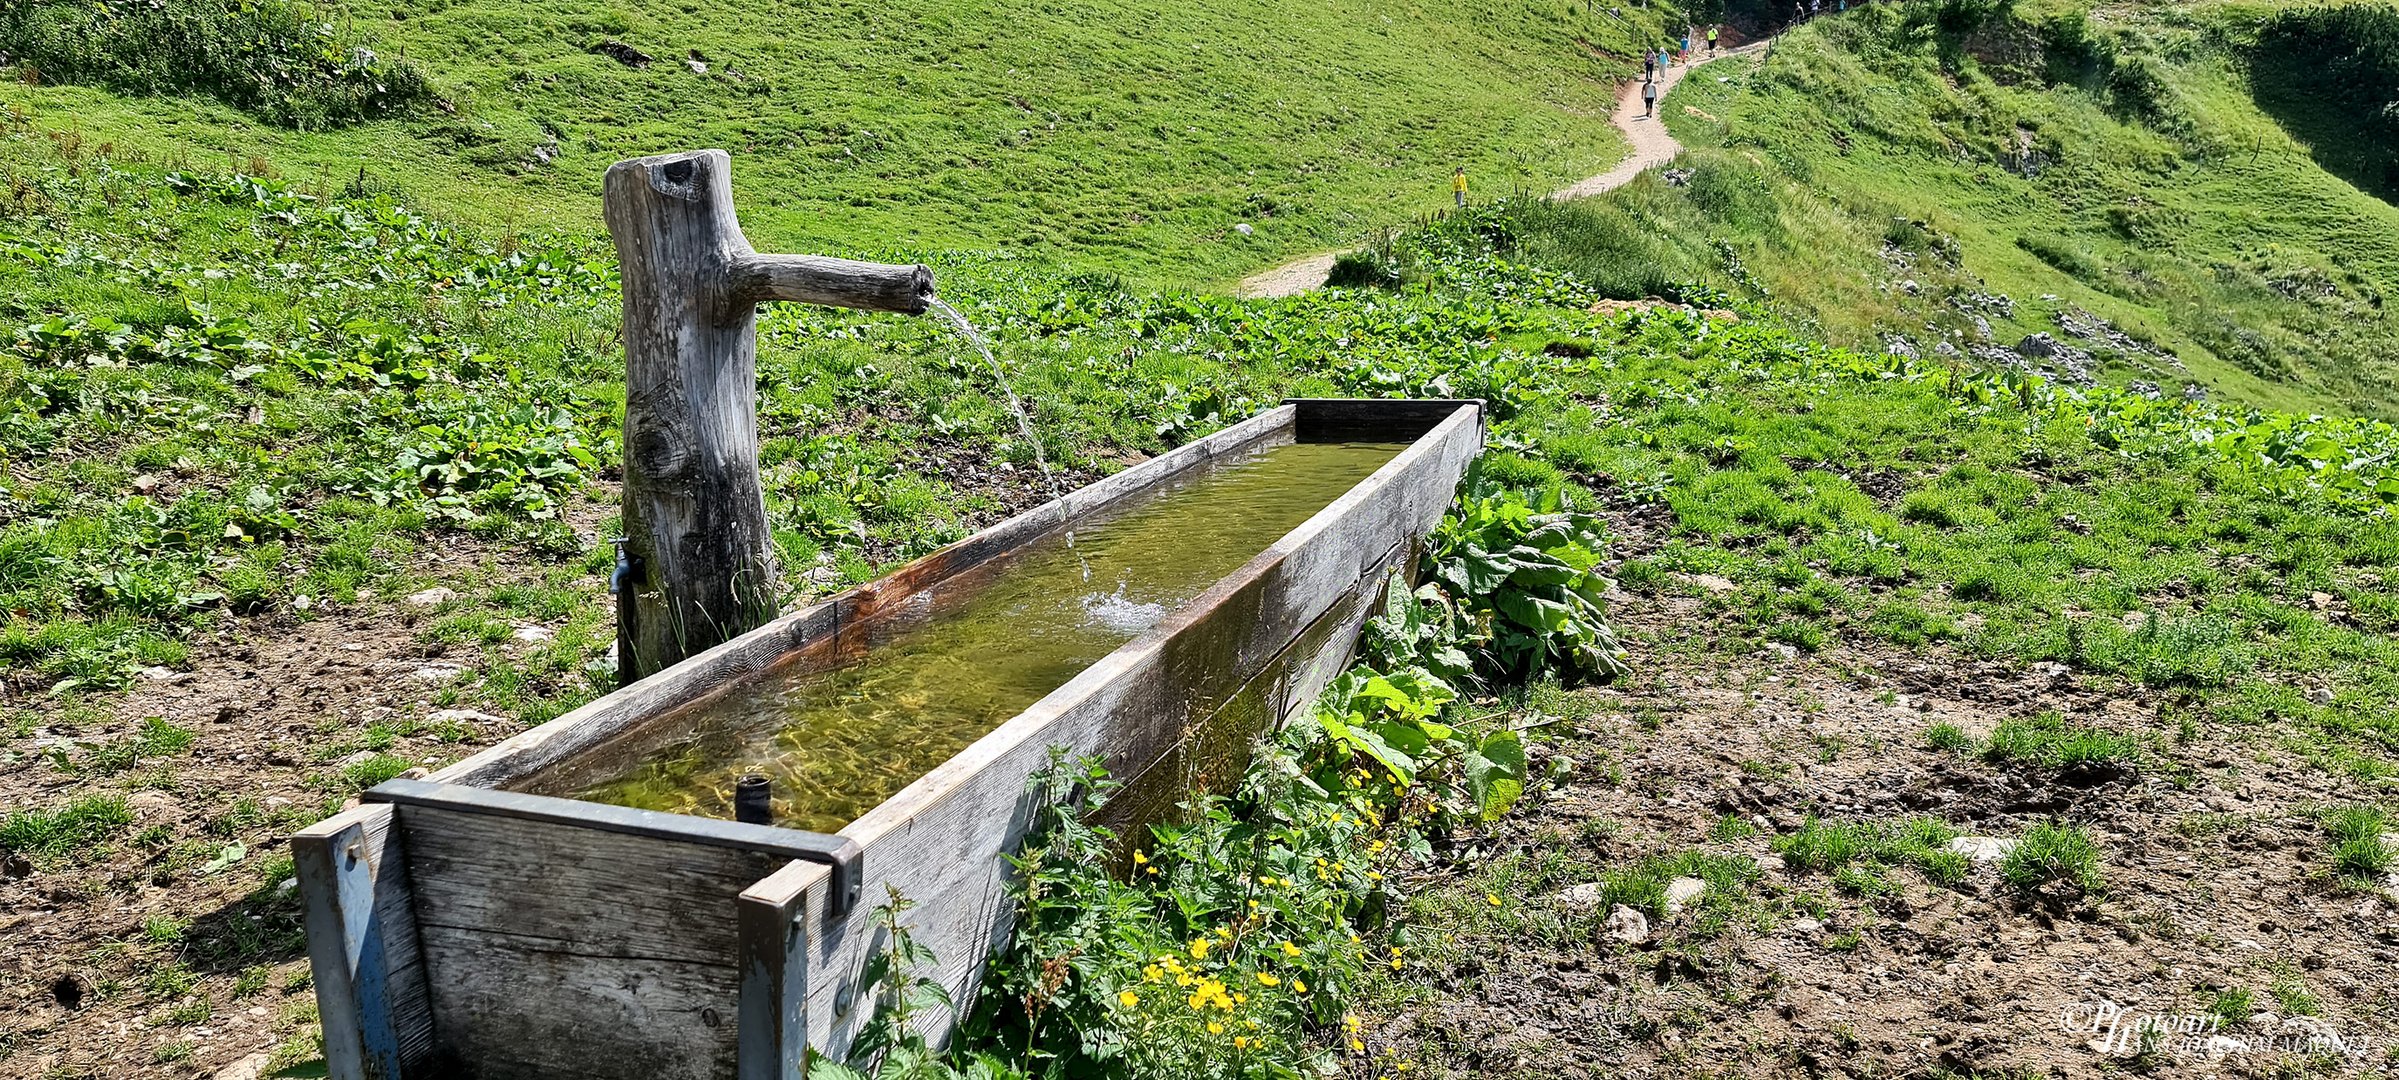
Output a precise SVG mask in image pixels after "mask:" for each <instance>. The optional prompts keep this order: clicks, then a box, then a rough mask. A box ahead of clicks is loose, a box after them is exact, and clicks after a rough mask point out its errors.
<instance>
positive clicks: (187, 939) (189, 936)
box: [182, 874, 321, 1075]
mask: <svg viewBox="0 0 2399 1080" xmlns="http://www.w3.org/2000/svg"><path fill="white" fill-rule="evenodd" d="M269 877H270V879H271V880H269V881H268V882H267V883H266V884H263V885H260V886H259V887H258V888H256V889H252V890H251V891H250V893H249V894H248V895H246V896H243V897H242V898H241V899H238V900H235V901H234V902H232V903H230V904H227V905H225V906H224V907H221V908H218V909H217V910H215V911H211V912H208V913H206V914H204V915H200V916H198V917H196V918H194V919H193V920H192V922H191V925H190V926H189V927H187V928H186V929H185V930H184V932H183V956H182V959H183V962H184V963H185V964H186V965H188V966H190V967H191V969H192V970H193V971H196V972H201V973H204V974H219V975H224V974H238V973H240V972H242V971H245V970H248V969H250V968H254V967H259V966H261V965H266V966H272V965H276V964H282V963H286V962H289V961H293V960H298V959H301V958H302V957H305V956H307V955H308V939H307V936H306V934H305V933H304V932H303V931H302V929H301V919H300V891H299V890H298V889H297V888H292V889H285V888H283V887H282V882H283V880H284V879H285V878H286V877H287V875H280V874H271V875H269ZM294 1075H298V1074H294ZM319 1075H321V1074H319Z"/></svg>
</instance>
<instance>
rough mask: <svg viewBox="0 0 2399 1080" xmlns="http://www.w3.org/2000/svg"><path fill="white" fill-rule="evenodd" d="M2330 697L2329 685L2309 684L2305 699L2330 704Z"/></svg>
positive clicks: (2319, 703)
mask: <svg viewBox="0 0 2399 1080" xmlns="http://www.w3.org/2000/svg"><path fill="white" fill-rule="evenodd" d="M2332 698H2333V693H2332V687H2329V686H2311V687H2309V688H2308V690H2307V700H2309V701H2311V702H2314V703H2315V704H2318V705H2330V704H2332Z"/></svg>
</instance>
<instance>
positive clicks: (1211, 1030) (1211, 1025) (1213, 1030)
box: [1208, 1020, 1224, 1035]
mask: <svg viewBox="0 0 2399 1080" xmlns="http://www.w3.org/2000/svg"><path fill="white" fill-rule="evenodd" d="M1208 1034H1210V1035H1222V1034H1224V1025H1223V1024H1219V1023H1217V1022H1216V1021H1214V1020H1210V1021H1208Z"/></svg>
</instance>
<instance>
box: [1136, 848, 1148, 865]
mask: <svg viewBox="0 0 2399 1080" xmlns="http://www.w3.org/2000/svg"><path fill="white" fill-rule="evenodd" d="M1149 861H1150V857H1149V856H1147V855H1144V854H1142V853H1140V852H1138V851H1136V852H1134V853H1133V865H1135V866H1147V865H1149Z"/></svg>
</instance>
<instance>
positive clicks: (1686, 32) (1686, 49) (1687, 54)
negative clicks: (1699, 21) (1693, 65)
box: [1683, 25, 1691, 63]
mask: <svg viewBox="0 0 2399 1080" xmlns="http://www.w3.org/2000/svg"><path fill="white" fill-rule="evenodd" d="M1690 61H1691V28H1690V27H1689V26H1688V25H1686V26H1684V27H1683V62H1684V63H1689V62H1690Z"/></svg>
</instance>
